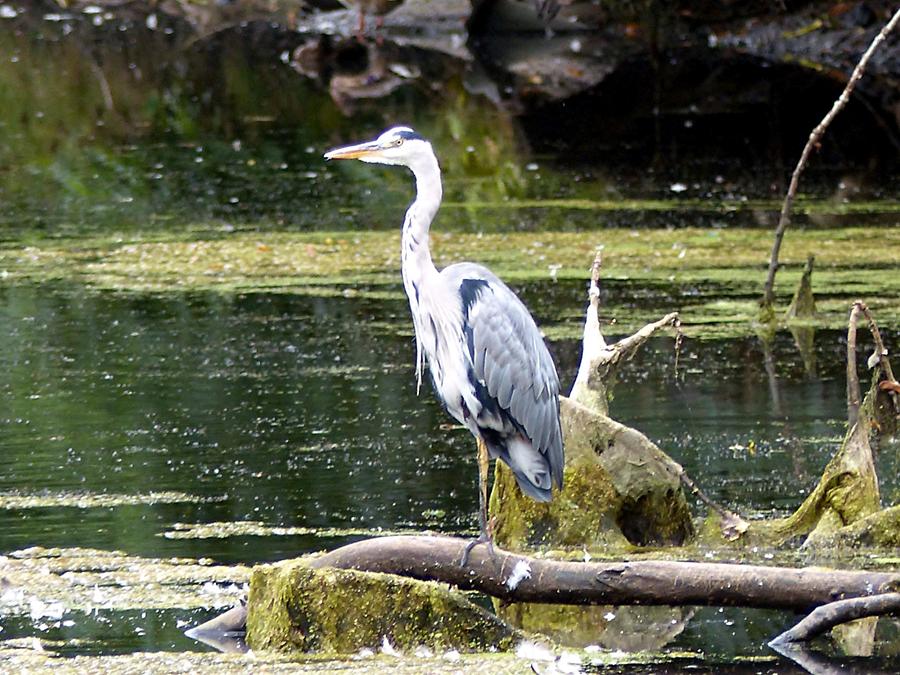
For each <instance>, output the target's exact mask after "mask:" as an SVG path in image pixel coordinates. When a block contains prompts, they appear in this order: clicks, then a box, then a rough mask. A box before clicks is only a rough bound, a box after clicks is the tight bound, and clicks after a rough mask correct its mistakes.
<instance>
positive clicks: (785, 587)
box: [310, 536, 900, 611]
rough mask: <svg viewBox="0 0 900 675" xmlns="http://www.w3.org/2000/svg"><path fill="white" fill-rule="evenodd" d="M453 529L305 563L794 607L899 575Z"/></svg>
mask: <svg viewBox="0 0 900 675" xmlns="http://www.w3.org/2000/svg"><path fill="white" fill-rule="evenodd" d="M467 543H468V541H467V540H466V539H461V538H456V537H440V536H395V537H380V538H375V539H366V540H363V541H359V542H356V543H353V544H349V545H347V546H343V547H341V548H339V549H336V550H334V551H331V552H329V553H326V554H324V555H322V556H320V557H317V558H315V559H313V560H311V561H310V565H311V566H312V567H316V568H323V567H336V568H340V569H353V570H359V571H363V572H382V573H386V574H397V575H401V576H406V577H412V578H414V579H419V580H423V581H438V582H442V583H447V584H452V585H454V586H457V587H458V588H460V589H462V590H474V591H480V592H482V593H485V594H487V595H490V596H493V597H495V598H498V599H500V600H502V601H505V602H543V603H559V604H570V605H710V606H738V607H757V608H767V609H794V610H799V611H805V610H809V609H810V608H813V607H816V606H819V605H824V604H827V603H830V602H834V601H835V600H841V599H844V598H854V597H864V596H872V595H877V594H879V593H883V592H885V591H886V590H889V589H892V588H894V587H897V585H898V584H900V573H890V572H871V571H843V570H829V569H823V568H791V567H766V566H759V565H742V564H730V563H705V562H677V561H668V560H652V561H651V560H639V561H631V562H628V561H623V562H565V561H558V560H549V559H544V558H531V557H527V556H523V555H518V554H513V553H509V552H506V551H503V550H500V549H497V548H495V549H494V555H493V556H491V555H490V554H489V552H488V551H487V548H486V547H485V546H476V547H475V548H473V549H472V552H471V554H470V556H469V563H468V564H467V565H466V566H465V567H461V566H460V564H459V560H460V558H461V556H462V552H463V549H464V548H465V546H466V544H467Z"/></svg>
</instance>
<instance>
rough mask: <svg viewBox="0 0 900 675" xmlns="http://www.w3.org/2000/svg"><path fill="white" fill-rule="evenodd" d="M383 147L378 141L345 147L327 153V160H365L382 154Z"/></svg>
mask: <svg viewBox="0 0 900 675" xmlns="http://www.w3.org/2000/svg"><path fill="white" fill-rule="evenodd" d="M381 150H382V147H381V146H380V145H379V144H378V143H377V142H376V141H368V142H366V143H360V144H359V145H345V146H344V147H343V148H334V149H332V150H329V151H328V152H326V153H325V159H363V160H364V159H365V158H367V157H372V156H374V155H377V154H378V153H379V152H381Z"/></svg>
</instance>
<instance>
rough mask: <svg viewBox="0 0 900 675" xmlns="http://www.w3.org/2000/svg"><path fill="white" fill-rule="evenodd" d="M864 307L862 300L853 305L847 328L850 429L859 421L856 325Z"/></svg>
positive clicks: (860, 396) (848, 417)
mask: <svg viewBox="0 0 900 675" xmlns="http://www.w3.org/2000/svg"><path fill="white" fill-rule="evenodd" d="M865 306H866V305H865V303H863V302H862V300H857V301H856V302H854V303H853V309H851V310H850V321H849V323H848V326H847V425H848V426H851V427H852V426H853V425H854V424H856V421H857V420H858V419H859V405H860V401H861V400H862V394H861V393H860V391H859V376H858V375H857V374H856V325H857V324H858V323H859V315H860V313H861V312H862V310H863V308H864V307H865Z"/></svg>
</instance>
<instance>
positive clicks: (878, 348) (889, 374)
mask: <svg viewBox="0 0 900 675" xmlns="http://www.w3.org/2000/svg"><path fill="white" fill-rule="evenodd" d="M860 305H861V306H860V311H861V312H862V313H863V315H864V316H865V317H866V321H867V322H868V324H869V331H870V332H871V333H872V341H873V342H874V343H875V353H876V354H877V355H878V363H879V365H880V366H881V370H882V371H884V377H885V378H886V379H887V380H888V381H889V382H894V383H896V382H897V380H896V379H894V371H893V370H892V369H891V362H890V361H889V360H888V357H887V354H888V351H887V349H886V348H885V346H884V341H883V340H882V339H881V331H880V330H878V324H876V323H875V317H873V316H872V312H870V311H869V308H868V307H867V306H866V305H865V304H863V303H860Z"/></svg>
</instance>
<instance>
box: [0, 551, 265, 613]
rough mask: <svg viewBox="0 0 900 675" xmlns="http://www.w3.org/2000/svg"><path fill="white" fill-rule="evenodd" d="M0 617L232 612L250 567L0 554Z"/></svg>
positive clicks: (75, 554) (90, 554)
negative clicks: (200, 610)
mask: <svg viewBox="0 0 900 675" xmlns="http://www.w3.org/2000/svg"><path fill="white" fill-rule="evenodd" d="M0 578H2V579H3V582H4V583H3V593H2V594H0V611H2V614H3V615H4V616H9V615H20V616H30V617H31V618H32V619H39V618H48V619H54V620H55V619H59V618H62V617H63V615H67V614H68V613H70V612H84V613H88V612H91V611H95V610H126V609H171V608H182V609H194V608H201V607H202V608H211V609H217V608H222V607H231V606H232V605H234V604H235V603H236V602H237V601H238V600H239V599H240V598H241V597H243V595H244V594H245V592H246V588H245V584H246V583H247V582H248V580H249V578H250V569H249V568H248V567H244V566H241V565H237V566H226V565H214V564H212V563H211V561H208V560H204V559H200V560H196V559H192V558H167V559H158V558H142V557H140V556H132V555H128V554H125V553H122V552H120V551H103V550H100V549H91V548H43V547H39V546H34V547H31V548H27V549H22V550H19V551H13V552H12V553H9V554H8V555H6V556H2V557H0Z"/></svg>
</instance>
